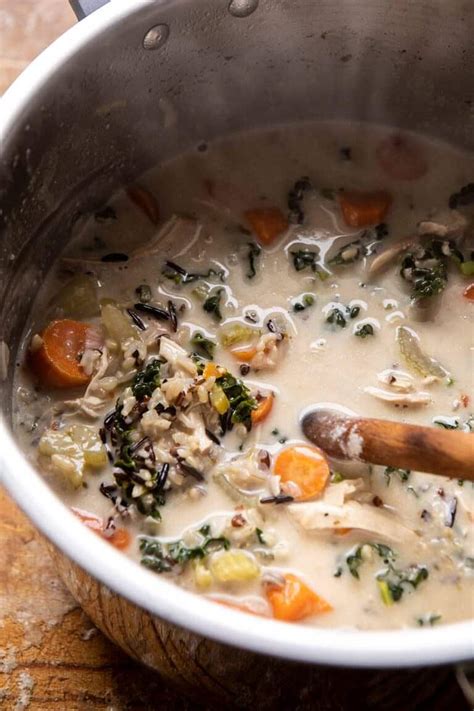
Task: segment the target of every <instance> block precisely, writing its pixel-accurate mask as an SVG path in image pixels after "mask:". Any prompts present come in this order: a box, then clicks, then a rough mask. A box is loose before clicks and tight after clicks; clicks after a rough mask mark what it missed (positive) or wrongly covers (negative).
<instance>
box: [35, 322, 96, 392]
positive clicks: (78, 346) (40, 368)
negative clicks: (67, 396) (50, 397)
mask: <svg viewBox="0 0 474 711" xmlns="http://www.w3.org/2000/svg"><path fill="white" fill-rule="evenodd" d="M89 328H90V326H89V325H88V324H87V323H82V322H81V321H73V320H72V319H63V320H61V321H52V322H51V323H50V324H49V325H48V326H47V327H46V328H45V330H44V331H43V333H42V334H41V338H42V340H43V342H42V344H41V346H40V347H39V348H38V349H36V350H30V353H29V363H30V366H31V368H32V370H33V372H34V373H35V374H36V375H37V376H38V378H39V380H40V381H41V384H42V385H47V386H50V387H53V388H74V387H78V386H80V385H85V384H86V383H88V382H89V380H90V379H91V376H90V375H86V373H84V371H83V369H82V368H81V366H80V365H79V359H80V356H81V354H82V352H83V351H84V347H85V343H86V334H87V330H88V329H89Z"/></svg>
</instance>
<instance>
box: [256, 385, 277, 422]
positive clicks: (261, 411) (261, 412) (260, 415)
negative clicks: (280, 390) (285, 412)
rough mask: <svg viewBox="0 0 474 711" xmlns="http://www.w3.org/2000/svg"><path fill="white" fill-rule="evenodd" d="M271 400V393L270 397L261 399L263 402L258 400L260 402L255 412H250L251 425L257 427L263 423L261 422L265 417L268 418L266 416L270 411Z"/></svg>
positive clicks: (272, 397) (272, 398) (272, 396)
mask: <svg viewBox="0 0 474 711" xmlns="http://www.w3.org/2000/svg"><path fill="white" fill-rule="evenodd" d="M273 400H274V395H273V393H270V395H268V396H267V397H265V398H263V400H260V402H259V403H258V405H257V409H256V410H252V415H251V417H252V423H253V424H254V425H258V424H259V423H260V422H263V420H264V419H265V418H266V417H268V415H269V414H270V412H271V411H272V407H273Z"/></svg>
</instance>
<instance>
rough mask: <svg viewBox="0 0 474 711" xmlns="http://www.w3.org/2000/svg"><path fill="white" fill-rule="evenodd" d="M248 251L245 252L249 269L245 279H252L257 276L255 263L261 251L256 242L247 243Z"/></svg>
mask: <svg viewBox="0 0 474 711" xmlns="http://www.w3.org/2000/svg"><path fill="white" fill-rule="evenodd" d="M247 244H248V246H249V251H248V252H247V259H248V262H249V268H248V272H247V275H246V276H247V278H248V279H253V278H254V276H256V274H257V269H256V261H257V259H258V257H259V256H260V254H261V252H262V249H261V247H259V245H258V244H257V243H256V242H248V243H247Z"/></svg>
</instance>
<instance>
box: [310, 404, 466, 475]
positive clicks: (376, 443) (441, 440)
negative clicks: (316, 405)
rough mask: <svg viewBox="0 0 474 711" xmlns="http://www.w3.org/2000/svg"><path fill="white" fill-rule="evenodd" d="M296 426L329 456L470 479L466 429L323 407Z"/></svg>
mask: <svg viewBox="0 0 474 711" xmlns="http://www.w3.org/2000/svg"><path fill="white" fill-rule="evenodd" d="M302 426H303V431H304V433H305V435H306V437H308V439H310V440H311V441H312V442H314V444H316V445H317V446H318V447H321V449H323V450H324V451H325V452H327V454H328V455H329V456H330V457H334V458H335V459H352V460H354V459H355V460H359V461H362V462H370V463H371V464H385V465H387V466H393V467H398V468H400V469H414V470H415V471H421V472H429V473H431V474H441V475H442V476H447V477H452V478H457V479H468V480H470V481H474V435H471V434H469V433H465V432H453V431H450V430H441V429H436V428H434V427H421V426H419V425H409V424H406V423H403V422H392V421H390V420H376V419H368V418H363V417H352V416H350V415H346V414H344V413H339V412H337V411H333V410H323V409H321V410H314V411H313V412H309V413H308V414H306V415H305V416H304V418H303V421H302Z"/></svg>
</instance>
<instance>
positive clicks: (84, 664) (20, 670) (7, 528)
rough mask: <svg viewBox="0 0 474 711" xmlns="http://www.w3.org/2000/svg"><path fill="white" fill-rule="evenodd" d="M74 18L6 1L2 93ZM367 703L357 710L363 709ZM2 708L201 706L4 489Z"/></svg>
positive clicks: (107, 710) (0, 3) (0, 504)
mask: <svg viewBox="0 0 474 711" xmlns="http://www.w3.org/2000/svg"><path fill="white" fill-rule="evenodd" d="M74 21H75V20H74V16H73V13H72V11H71V10H70V8H69V5H68V3H67V0H0V94H1V93H2V92H3V91H4V90H5V89H6V88H7V86H8V85H9V84H10V83H11V82H12V81H13V80H14V78H15V77H16V76H17V75H18V74H19V73H20V72H21V71H22V70H23V69H24V67H25V66H26V65H27V64H28V62H29V61H31V60H32V59H33V58H34V57H35V56H36V55H37V54H38V53H39V52H40V51H41V50H42V48H43V47H45V46H46V45H47V44H49V43H50V42H51V41H52V40H53V39H54V38H55V37H56V36H58V35H59V34H60V33H61V32H63V31H64V30H65V29H66V28H67V27H69V26H70V25H72V24H73V23H74ZM360 703H362V700H361V702H360ZM360 703H358V702H355V703H354V705H353V707H352V708H351V709H350V711H355V709H359V708H363V703H362V705H360ZM441 703H442V707H443V709H446V710H447V709H448V707H449V709H450V711H460V710H461V709H464V708H466V709H467V708H468V707H467V706H464V704H463V701H462V698H461V696H460V694H459V692H458V691H457V689H456V687H455V685H454V681H453V696H452V705H451V704H446V699H444V701H443V702H441ZM0 709H2V711H3V710H5V711H23V710H26V709H28V711H85V710H86V709H87V711H135V710H136V711H146V710H147V709H150V711H151V710H154V709H166V711H174V709H176V710H177V709H179V710H180V711H186V710H187V709H193V710H195V711H198V709H199V704H198V703H197V702H196V701H193V702H189V701H187V700H186V699H184V698H182V697H181V695H180V694H179V693H178V692H176V691H175V690H174V689H172V688H170V686H169V685H168V684H166V683H164V682H163V680H162V679H161V678H160V677H159V675H158V674H156V673H154V672H152V671H149V670H147V669H145V668H144V667H141V666H139V665H138V664H136V663H135V662H133V661H131V660H130V659H129V658H128V657H126V656H125V655H124V654H123V653H122V652H121V651H120V650H119V649H117V647H115V646H114V645H112V644H111V643H110V642H109V641H108V640H107V639H106V638H105V637H104V636H103V635H102V634H101V633H100V632H99V631H98V630H97V629H96V628H95V627H94V625H93V624H92V623H91V621H90V620H89V619H88V618H87V616H86V615H85V614H84V613H83V612H82V610H81V609H80V608H79V607H78V606H77V605H76V603H75V602H74V600H73V599H72V597H71V596H70V595H69V593H68V592H67V590H66V589H65V587H64V586H63V584H62V583H61V581H60V580H59V579H58V577H57V575H56V573H55V570H54V568H53V565H52V563H51V561H50V559H49V557H48V555H47V553H46V552H45V549H44V544H43V543H42V541H41V539H40V538H39V537H38V535H37V534H36V533H35V530H34V529H33V527H32V526H31V525H30V523H29V522H28V520H27V519H26V518H25V516H23V514H22V513H21V512H20V511H19V509H18V508H17V506H16V505H15V504H14V503H13V502H12V501H11V499H9V497H8V496H7V495H6V494H5V493H4V492H3V491H2V490H0ZM341 711H349V709H341ZM400 711H403V710H402V709H401V710H400ZM433 711H441V707H439V708H434V707H433Z"/></svg>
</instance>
